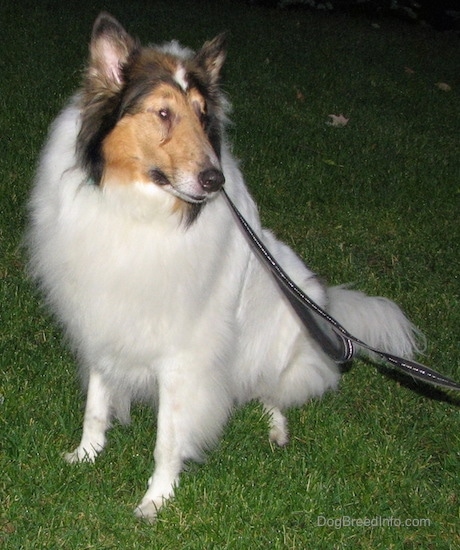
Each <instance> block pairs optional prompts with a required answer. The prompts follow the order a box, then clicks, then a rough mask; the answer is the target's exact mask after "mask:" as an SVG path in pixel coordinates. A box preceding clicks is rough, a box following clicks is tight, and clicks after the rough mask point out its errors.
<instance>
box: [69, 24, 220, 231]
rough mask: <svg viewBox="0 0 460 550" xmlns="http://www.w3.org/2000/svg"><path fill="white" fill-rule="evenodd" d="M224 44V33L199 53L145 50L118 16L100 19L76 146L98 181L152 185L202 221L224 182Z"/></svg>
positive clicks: (175, 47)
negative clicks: (202, 212)
mask: <svg viewBox="0 0 460 550" xmlns="http://www.w3.org/2000/svg"><path fill="white" fill-rule="evenodd" d="M224 42H225V37H224V35H219V36H217V37H216V38H214V39H213V40H211V41H210V42H206V43H205V44H204V46H203V47H202V48H201V50H199V51H198V52H197V53H196V54H193V53H192V52H190V51H189V50H185V49H182V48H180V47H179V46H178V44H177V43H174V42H173V43H171V44H169V45H166V46H160V47H146V48H143V47H141V46H140V44H139V43H138V41H137V40H135V39H133V38H132V37H131V36H129V34H128V33H127V32H126V31H125V30H124V28H123V27H122V26H121V25H120V24H119V23H118V21H116V20H115V19H114V18H113V17H112V16H110V15H108V14H106V13H102V14H101V15H100V16H99V17H98V18H97V20H96V22H95V24H94V28H93V33H92V37H91V43H90V59H89V65H88V68H87V70H86V74H85V79H84V86H83V91H82V94H81V102H82V124H81V129H80V133H79V136H78V145H77V149H78V154H79V159H80V162H81V163H82V165H83V167H84V169H85V170H86V171H87V172H88V175H89V177H90V179H91V180H92V181H93V182H94V183H96V184H97V185H100V186H110V185H132V184H139V183H140V184H146V185H152V184H154V185H156V186H159V187H161V188H162V189H163V190H164V191H166V192H168V193H170V194H171V195H173V196H174V197H175V198H176V200H175V206H174V209H175V210H179V211H180V212H181V213H182V215H183V216H184V218H185V220H186V222H187V223H191V222H192V221H193V220H194V219H195V218H196V216H197V215H198V213H199V211H200V209H201V207H202V205H203V204H204V203H205V201H206V200H207V198H208V197H209V196H211V195H212V194H213V193H214V192H216V191H218V190H219V189H220V188H221V187H222V185H223V184H224V175H223V173H222V171H221V166H220V149H221V135H222V127H223V123H224V120H225V112H224V111H225V101H224V99H223V97H222V94H221V92H220V90H219V78H220V71H221V68H222V65H223V62H224V60H225V49H224Z"/></svg>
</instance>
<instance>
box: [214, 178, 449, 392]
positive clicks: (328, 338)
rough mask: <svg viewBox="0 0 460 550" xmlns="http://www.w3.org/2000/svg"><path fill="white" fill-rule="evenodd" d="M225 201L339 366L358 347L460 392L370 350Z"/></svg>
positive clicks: (417, 367)
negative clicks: (318, 301)
mask: <svg viewBox="0 0 460 550" xmlns="http://www.w3.org/2000/svg"><path fill="white" fill-rule="evenodd" d="M222 192H223V194H224V197H225V199H226V201H227V203H228V205H229V206H230V208H231V210H232V211H233V213H234V215H235V217H236V219H237V221H238V222H239V225H240V227H241V229H242V230H243V233H244V234H245V236H246V237H247V239H248V241H249V244H250V246H251V248H252V250H253V251H254V252H255V253H256V255H257V256H258V257H259V258H260V259H261V261H262V263H264V264H265V265H266V266H267V267H268V269H269V270H270V272H271V274H272V275H273V277H274V279H275V281H276V283H277V284H278V286H279V288H280V289H281V291H282V292H283V294H284V295H285V297H286V298H287V299H288V301H289V303H290V304H291V306H292V307H293V309H294V311H295V312H296V314H297V315H298V316H299V318H300V320H301V321H302V323H303V324H304V326H305V327H306V328H307V329H308V331H309V332H310V334H311V335H312V337H313V338H314V339H315V340H316V342H317V343H318V344H319V345H320V346H321V348H322V349H323V351H324V352H325V353H326V354H327V355H328V356H329V357H330V358H331V359H332V360H333V361H335V362H336V363H345V362H347V361H350V360H351V359H352V358H353V356H354V354H355V346H359V347H361V348H365V349H367V350H368V351H371V352H373V353H375V354H376V355H378V356H379V357H381V358H382V359H384V360H385V361H386V362H387V363H389V364H390V365H391V366H393V367H395V368H397V369H399V370H400V371H402V372H404V373H406V374H409V375H410V376H412V377H413V378H416V379H417V380H422V381H423V382H426V383H428V384H431V385H433V386H440V387H443V388H448V389H451V390H457V391H460V384H458V383H457V382H455V381H454V380H451V379H450V378H447V377H446V376H444V375H442V374H440V373H438V372H436V371H434V370H432V369H430V368H428V367H426V366H425V365H422V364H421V363H417V362H416V361H413V360H411V359H403V358H402V357H398V356H397V355H392V354H391V353H386V352H384V351H381V350H378V349H375V348H373V347H372V346H369V345H368V344H366V343H365V342H362V341H361V340H359V339H358V338H356V337H355V336H353V335H352V334H350V333H349V332H348V331H347V330H346V329H345V328H344V327H343V326H342V325H341V324H340V323H339V322H337V321H336V320H335V319H334V318H333V317H331V316H330V315H329V314H328V313H327V312H326V311H324V310H323V309H322V308H321V307H319V306H318V304H316V303H315V302H314V301H313V300H312V299H311V298H309V297H308V295H307V294H305V293H304V292H303V291H302V290H301V289H300V288H299V287H298V286H297V285H296V284H295V283H294V282H293V281H292V280H291V279H290V277H289V276H288V275H287V274H286V272H285V271H284V270H283V268H282V267H281V266H280V265H279V264H278V262H277V261H276V260H275V258H274V257H273V256H272V255H271V254H270V252H269V251H268V250H267V248H266V247H265V246H264V244H263V243H262V241H261V240H260V239H259V237H258V236H257V235H256V234H255V233H254V231H253V229H252V228H251V226H250V225H249V224H248V222H247V221H246V220H245V219H244V217H243V215H242V214H241V213H240V211H239V210H238V209H237V207H236V206H235V205H234V204H233V202H232V201H231V199H230V198H229V196H228V195H227V193H226V191H225V189H223V190H222Z"/></svg>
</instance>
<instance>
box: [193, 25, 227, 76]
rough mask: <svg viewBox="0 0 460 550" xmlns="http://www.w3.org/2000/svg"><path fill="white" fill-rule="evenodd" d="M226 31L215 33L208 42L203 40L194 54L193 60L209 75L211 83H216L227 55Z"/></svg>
mask: <svg viewBox="0 0 460 550" xmlns="http://www.w3.org/2000/svg"><path fill="white" fill-rule="evenodd" d="M226 43H227V33H225V32H223V33H221V34H219V35H217V36H216V37H215V38H213V39H212V40H210V41H209V42H205V44H204V45H203V47H202V48H201V50H199V51H198V52H197V54H196V55H195V61H196V62H197V64H198V65H199V66H200V67H202V68H203V69H204V70H205V71H206V74H208V75H209V77H210V79H211V83H212V84H215V85H216V84H217V83H218V82H219V78H220V71H221V69H222V65H223V64H224V61H225V58H226V56H227V50H226Z"/></svg>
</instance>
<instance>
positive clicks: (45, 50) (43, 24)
mask: <svg viewBox="0 0 460 550" xmlns="http://www.w3.org/2000/svg"><path fill="white" fill-rule="evenodd" d="M102 8H105V9H107V8H108V9H109V10H110V11H111V12H112V13H113V14H114V15H115V16H116V17H118V18H119V19H120V20H121V22H122V23H124V24H125V26H126V27H127V28H128V29H129V30H130V31H131V32H132V33H133V34H137V35H138V36H139V37H140V38H141V40H142V41H143V42H148V41H154V42H156V41H160V42H161V41H163V40H167V39H170V38H178V39H179V40H181V41H182V42H183V43H185V44H187V45H190V46H192V47H195V48H196V47H199V46H200V45H201V43H202V42H204V40H206V39H208V38H210V37H212V36H214V35H215V34H217V33H218V32H220V31H222V30H225V29H227V30H229V31H230V35H229V36H230V39H229V56H228V62H227V65H226V70H225V90H226V91H227V92H228V94H229V96H230V97H231V99H232V102H233V105H234V113H233V116H232V118H233V121H234V123H235V124H234V126H232V128H231V129H230V136H231V139H232V141H233V142H234V150H235V153H236V154H237V156H238V157H239V158H241V160H242V166H243V170H244V172H245V174H246V177H247V181H248V183H249V185H250V188H251V189H252V192H253V194H254V196H255V197H256V198H257V200H258V202H259V204H260V209H261V215H262V218H263V220H264V223H265V224H266V225H268V226H270V227H271V228H272V229H274V230H275V232H276V233H277V234H278V235H279V236H280V237H282V238H283V239H284V240H285V241H286V242H288V243H289V244H290V245H291V246H293V247H294V248H295V249H296V250H297V251H298V253H299V254H300V255H301V256H302V257H303V258H304V259H305V260H306V261H307V262H308V263H309V265H311V267H312V268H313V269H314V270H315V271H317V272H318V273H320V274H321V275H322V276H323V277H324V278H326V279H327V280H329V281H330V282H331V283H339V282H346V281H351V282H354V283H355V284H356V286H357V287H359V288H361V289H363V290H365V291H367V292H370V293H379V294H383V295H387V296H389V297H391V298H393V299H394V300H396V301H397V302H398V303H400V304H401V305H402V306H403V308H404V309H405V310H406V311H407V312H408V314H409V315H410V316H411V317H412V318H413V320H414V321H415V322H416V324H417V325H418V326H419V327H420V328H421V329H422V331H423V332H424V333H425V334H426V336H427V341H428V346H427V351H426V355H425V356H424V357H423V361H424V362H425V363H426V364H428V365H431V366H432V367H433V368H436V369H438V370H440V371H442V372H443V373H445V374H447V375H450V376H451V377H453V378H456V379H459V378H460V364H459V358H460V353H459V345H458V341H459V338H458V336H459V333H458V331H459V328H458V327H459V326H460V298H459V294H460V292H459V291H460V282H459V278H458V273H459V244H460V223H459V222H460V216H459V212H460V168H459V159H460V140H459V113H460V72H459V67H460V53H459V52H460V50H459V42H458V36H455V35H449V34H438V33H436V32H434V31H432V30H430V29H429V28H423V27H415V26H414V27H411V26H409V25H407V24H405V23H403V22H399V21H396V20H387V19H383V20H368V19H360V18H353V17H347V16H345V15H343V16H334V15H326V14H321V13H316V12H308V11H297V10H296V11H282V12H278V11H270V10H265V9H261V8H255V7H248V6H247V5H246V4H245V3H244V2H241V3H239V2H227V1H221V2H192V1H185V0H184V1H179V0H177V1H166V0H164V1H156V2H146V1H145V2H142V1H136V2H126V1H125V2H122V1H120V0H119V1H114V2H107V3H105V4H104V3H103V2H100V1H99V0H94V1H92V2H89V1H88V2H86V1H79V2H76V1H73V0H69V1H67V2H56V1H54V0H49V1H47V2H21V3H19V4H18V3H17V2H8V1H4V2H2V4H1V7H0V28H1V33H0V130H1V142H0V143H1V145H0V150H1V155H0V172H1V186H2V187H1V193H0V281H1V287H0V303H1V308H0V331H1V332H0V372H1V376H0V548H8V549H9V548H11V549H32V548H33V549H35V548H37V549H42V548H50V549H57V548H64V549H72V550H76V549H78V550H80V549H81V550H83V549H93V548H94V549H98V550H99V549H112V548H113V549H144V548H155V549H156V548H158V549H193V550H195V549H196V550H202V549H226V548H229V549H242V550H247V549H248V548H261V549H267V548H275V549H296V550H304V549H313V550H317V549H319V550H322V549H325V550H331V549H342V548H350V549H380V548H382V549H390V548H394V549H420V548H423V549H449V548H450V549H454V548H459V547H460V535H459V530H460V502H459V498H460V497H459V495H460V476H459V469H460V418H459V405H460V399H459V397H457V396H452V395H451V396H448V395H447V394H445V393H442V392H438V391H433V390H427V389H426V388H424V387H422V386H420V385H416V384H413V383H411V382H408V381H406V380H404V379H401V378H398V377H394V376H388V375H386V374H385V373H382V372H379V371H377V370H376V369H374V368H373V367H370V366H368V365H366V364H364V363H362V362H360V361H355V362H354V364H353V365H352V368H351V369H350V370H349V371H348V372H346V374H345V375H344V377H343V380H342V383H341V387H340V391H339V392H338V393H336V394H329V395H327V396H325V398H324V399H323V400H321V401H316V402H313V403H311V404H310V405H308V406H305V407H304V408H302V409H300V410H293V411H290V412H289V413H288V417H289V421H290V428H291V433H292V440H291V443H290V445H288V446H287V447H286V448H284V449H274V448H271V446H270V444H269V442H268V439H267V430H266V422H265V419H264V418H263V417H262V411H261V410H260V408H258V407H257V406H248V407H246V408H244V409H243V410H240V411H237V412H236V413H235V415H234V417H233V418H232V421H231V422H230V424H229V425H228V428H227V430H226V431H225V434H224V436H223V438H222V441H221V443H220V444H219V446H218V447H217V448H216V449H215V450H214V451H213V452H211V453H210V454H209V457H208V461H207V462H206V463H205V464H204V465H191V466H190V469H189V471H187V472H186V473H185V474H184V475H183V477H182V484H181V486H180V488H179V490H178V491H177V497H176V498H175V500H174V501H172V502H171V503H170V504H169V506H167V507H166V508H165V509H164V510H163V511H162V512H161V514H160V517H159V519H158V522H157V523H156V525H154V526H150V525H146V524H144V523H142V522H139V521H137V520H135V519H134V517H133V516H132V509H133V508H134V506H135V505H136V504H137V501H138V500H139V499H140V497H141V496H142V494H143V492H144V489H145V483H146V480H147V478H148V476H149V475H150V473H151V470H152V466H153V458H152V449H153V442H154V438H155V428H154V426H155V424H154V417H153V415H152V413H151V412H150V410H148V409H146V408H136V409H135V410H134V414H133V422H132V424H131V425H130V426H129V427H127V428H125V427H120V426H118V425H116V426H114V428H113V429H112V431H111V432H110V436H109V445H108V447H107V450H106V451H105V452H104V453H103V455H102V456H101V457H100V459H99V460H98V462H97V463H96V464H95V465H93V466H91V465H85V464H83V465H79V466H73V467H72V466H70V465H68V464H66V463H65V462H64V461H63V460H62V458H61V454H62V453H63V452H64V451H68V450H70V449H71V448H73V447H74V446H75V445H76V444H77V443H78V440H79V436H80V429H81V421H82V398H81V395H80V393H79V389H78V382H77V379H76V376H75V366H74V361H73V358H72V357H71V355H70V354H69V353H68V352H67V350H66V348H65V345H64V344H63V342H62V339H61V335H60V332H59V330H58V329H57V328H56V326H55V325H54V324H53V321H52V320H51V319H50V318H49V317H48V316H47V315H46V312H45V311H44V310H43V309H42V308H41V306H40V299H39V297H38V296H37V294H36V293H35V292H34V290H33V288H32V286H31V284H30V283H29V282H28V281H27V278H26V276H25V273H24V263H25V262H24V257H23V254H22V251H21V249H20V242H21V236H22V231H23V228H24V224H25V217H26V214H25V201H26V198H27V195H28V190H29V187H30V180H31V178H32V175H33V170H34V166H35V163H36V159H37V155H38V152H39V148H40V146H41V144H42V143H43V140H44V139H45V135H46V131H47V126H48V124H49V123H50V122H51V120H52V118H53V117H54V116H55V114H56V113H57V111H58V110H59V108H60V107H61V106H62V104H63V103H64V102H65V100H66V98H67V97H68V96H69V95H70V94H71V93H72V91H73V90H74V89H75V87H76V86H78V83H79V77H80V72H81V69H82V66H83V61H84V58H85V56H86V51H87V42H88V37H89V33H90V30H91V25H92V22H93V19H94V18H95V17H96V15H97V13H98V12H99V10H100V9H102ZM439 82H442V83H446V84H448V85H449V86H450V87H451V90H450V91H443V90H441V89H439V88H438V87H437V86H436V83H439ZM341 113H343V114H344V115H345V116H346V117H348V118H350V121H349V123H348V125H347V126H345V127H343V128H334V127H331V126H328V125H327V124H326V122H327V121H328V115H329V114H337V115H338V114H341ZM366 518H367V520H368V521H369V522H370V523H371V522H372V523H371V524H370V525H365V523H366ZM421 519H426V520H428V521H425V522H420V521H419V520H421ZM399 522H401V523H402V525H399ZM406 522H410V523H411V525H407V524H406ZM422 523H423V524H422ZM323 524H325V525H323ZM417 524H418V525H417Z"/></svg>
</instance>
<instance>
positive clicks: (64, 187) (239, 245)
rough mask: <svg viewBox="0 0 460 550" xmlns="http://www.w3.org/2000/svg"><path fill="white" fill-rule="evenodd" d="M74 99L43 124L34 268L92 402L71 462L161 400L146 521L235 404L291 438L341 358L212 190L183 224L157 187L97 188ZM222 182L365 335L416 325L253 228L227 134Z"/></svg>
mask: <svg viewBox="0 0 460 550" xmlns="http://www.w3.org/2000/svg"><path fill="white" fill-rule="evenodd" d="M79 117H80V113H79V111H78V108H77V107H76V103H75V102H72V103H71V104H70V105H69V106H68V107H67V108H66V109H65V110H64V111H63V112H62V113H61V115H60V116H59V117H58V119H57V120H56V122H55V123H54V126H53V128H52V131H51V134H50V138H49V141H48V144H47V146H46V147H45V149H44V152H43V154H42V157H41V162H40V166H39V170H38V174H37V178H36V181H35V187H34V190H33V194H32V198H31V225H30V230H29V235H28V239H29V247H30V253H31V261H30V265H31V270H32V273H33V275H34V276H35V277H36V279H38V281H39V282H40V284H41V286H42V289H43V290H44V294H45V296H46V298H47V300H48V302H49V304H50V306H51V308H52V309H53V311H54V312H55V313H56V314H57V316H58V317H59V319H60V320H61V322H62V324H63V326H64V327H65V330H66V332H67V334H68V336H69V337H70V340H71V342H72V344H73V346H74V348H75V350H76V352H77V354H78V357H79V360H80V365H81V372H82V378H83V381H84V386H85V388H86V390H87V403H86V412H85V420H84V428H83V436H82V440H81V442H80V444H79V446H78V447H77V448H76V449H75V450H74V451H73V452H72V453H69V454H68V455H67V460H68V461H70V462H77V461H81V460H90V461H93V460H94V459H95V457H96V455H97V454H98V453H99V452H100V451H101V450H102V449H103V448H104V445H105V442H106V435H105V434H106V430H107V429H108V427H109V424H110V420H111V418H112V417H113V416H116V417H118V418H119V419H120V420H122V421H127V420H128V419H129V409H130V405H131V402H132V401H135V400H147V401H149V402H151V403H155V404H156V405H157V406H158V433H157V441H156V446H155V471H154V474H153V475H152V477H151V479H150V481H149V488H148V490H147V492H146V494H145V496H144V498H143V499H142V501H141V503H140V505H139V507H138V508H137V509H136V513H137V515H139V516H142V517H146V518H148V519H153V518H154V517H155V515H156V513H157V510H158V509H159V508H160V507H161V506H162V504H163V501H164V500H165V499H167V498H169V497H170V496H171V495H172V494H173V492H174V487H175V485H176V484H177V483H178V478H179V473H180V471H181V469H182V467H183V463H184V461H185V460H186V459H188V458H192V459H198V458H200V456H201V454H202V452H203V450H204V449H206V448H207V447H208V446H209V445H212V444H213V443H214V442H215V440H216V438H217V437H218V436H219V433H220V431H221V429H222V427H223V426H224V424H225V421H226V420H227V417H228V415H229V414H230V412H231V410H232V407H234V405H242V404H244V403H246V402H248V401H249V400H254V399H255V400H259V401H261V402H262V403H263V405H264V407H265V410H266V411H267V412H268V413H269V415H270V438H271V439H272V440H273V441H275V442H277V443H278V444H280V445H284V444H285V443H286V442H287V437H288V436H287V427H286V420H285V418H284V417H283V415H282V413H281V411H282V410H283V409H285V408H287V407H290V406H294V405H302V404H303V403H305V402H306V401H307V400H309V399H310V398H312V397H317V396H321V395H322V394H323V393H324V392H325V391H326V390H328V389H331V388H336V387H337V384H338V381H339V371H338V369H337V366H336V365H335V364H334V363H333V362H332V361H331V360H330V359H329V358H328V357H326V356H325V355H324V353H323V352H322V351H321V349H319V348H318V346H317V344H316V343H315V342H314V341H312V339H311V338H310V337H309V335H308V333H307V332H306V330H305V329H304V327H303V326H302V325H301V323H300V322H299V320H298V319H297V317H296V316H295V315H294V314H293V312H292V311H291V309H290V307H289V306H288V305H287V304H286V303H285V300H284V299H283V297H282V296H281V295H280V292H279V290H278V288H277V287H276V285H275V284H274V283H273V281H272V280H271V278H270V276H269V275H268V274H267V272H266V271H265V268H264V267H263V266H262V265H261V264H260V263H259V261H258V260H257V259H256V258H255V256H254V255H253V253H252V252H251V250H250V248H249V246H248V244H247V242H246V241H245V239H244V237H243V236H242V234H241V233H240V230H239V228H238V227H237V225H236V223H235V220H234V219H233V217H232V214H231V213H230V211H229V209H228V207H227V205H226V203H225V201H224V199H223V197H222V196H220V195H219V194H217V195H216V196H215V197H213V198H212V199H210V201H209V203H208V204H207V205H205V207H204V209H203V211H202V213H201V215H200V216H199V217H198V219H197V220H196V221H195V222H194V223H193V224H192V225H191V226H190V227H189V228H185V227H184V226H183V225H181V224H180V223H179V221H178V217H177V216H175V215H172V214H171V205H172V201H173V200H174V199H173V198H172V197H171V195H170V194H168V193H166V192H164V191H163V190H162V189H161V188H160V187H158V188H156V187H155V188H154V189H153V192H149V193H145V192H144V191H142V190H141V187H142V186H137V185H132V186H126V187H124V188H119V189H117V187H116V186H114V187H113V188H111V187H110V186H107V187H106V188H104V190H103V191H102V190H101V189H100V188H98V187H96V186H94V185H92V184H91V182H89V181H88V180H87V177H86V175H85V173H84V172H83V171H82V170H80V169H79V168H77V167H76V166H77V162H76V158H75V141H76V136H77V133H78V129H79ZM222 168H223V171H224V174H225V178H226V185H225V187H226V190H227V193H228V194H229V195H230V197H231V198H232V200H233V201H234V202H235V203H236V205H237V207H238V208H239V209H240V210H241V211H242V213H243V215H244V216H245V217H246V218H247V220H248V221H249V223H250V224H251V225H252V227H253V228H254V229H255V230H256V231H257V232H258V233H259V234H260V235H262V238H263V240H264V242H265V243H266V245H267V246H268V247H269V249H270V250H271V251H272V253H273V254H274V255H275V257H277V259H278V260H279V262H280V263H281V264H282V266H283V267H284V268H285V269H286V271H287V272H288V273H289V274H290V276H291V277H292V278H293V279H294V281H296V282H297V284H299V285H300V286H301V287H302V288H303V289H304V290H305V291H306V292H307V293H308V294H309V295H310V296H311V297H312V298H313V299H314V300H315V301H316V302H317V303H318V304H319V305H321V306H323V307H328V300H331V304H330V306H329V309H330V311H331V312H332V314H333V315H336V316H337V318H338V319H339V321H341V322H342V323H343V324H344V325H345V326H346V327H347V329H348V330H349V331H350V332H352V333H355V334H356V335H357V336H358V337H362V338H364V339H365V340H366V341H367V342H368V343H369V344H371V345H378V346H381V347H383V348H384V349H385V350H387V351H390V352H395V353H405V354H406V355H410V353H411V352H412V350H413V349H414V338H413V327H412V325H411V324H410V323H409V321H408V320H407V319H406V318H405V317H404V316H403V314H402V313H401V312H400V310H399V309H398V308H397V306H395V305H394V304H393V303H392V302H389V301H383V300H382V299H374V298H368V297H366V296H365V295H363V294H361V293H357V292H352V291H349V290H346V289H343V288H335V289H329V290H327V289H325V288H324V287H323V286H322V285H321V284H320V282H319V281H318V279H317V278H316V277H315V276H314V274H313V273H311V272H310V271H309V270H308V269H307V268H306V267H305V265H304V264H303V263H302V262H301V261H300V260H299V258H298V257H297V256H296V255H295V254H294V252H292V250H291V249H290V248H288V247H287V246H286V245H284V244H282V243H281V242H279V241H278V240H276V238H275V237H274V236H273V235H272V234H271V233H269V232H267V231H262V229H261V227H260V222H259V217H258V213H257V209H256V207H255V205H254V203H253V201H252V199H251V197H250V195H249V193H248V190H247V188H246V186H245V184H244V182H243V179H242V176H241V173H240V171H239V168H238V166H237V163H236V162H235V160H234V159H233V157H232V156H231V154H230V152H229V149H228V148H227V147H225V146H224V148H223V152H222Z"/></svg>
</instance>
